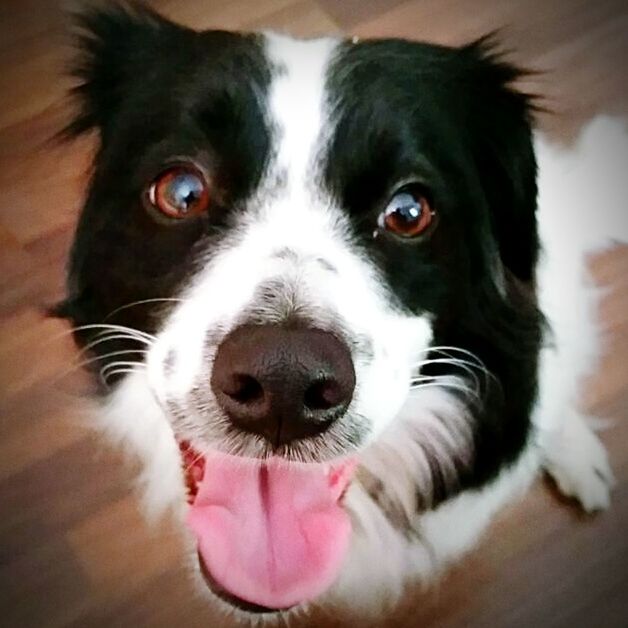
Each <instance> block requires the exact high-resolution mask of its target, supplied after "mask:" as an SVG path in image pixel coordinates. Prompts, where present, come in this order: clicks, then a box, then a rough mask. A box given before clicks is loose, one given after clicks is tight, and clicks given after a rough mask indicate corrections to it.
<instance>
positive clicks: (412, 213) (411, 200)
mask: <svg viewBox="0 0 628 628" xmlns="http://www.w3.org/2000/svg"><path fill="white" fill-rule="evenodd" d="M434 216H435V213H434V210H433V209H432V206H431V204H430V202H429V201H428V199H427V197H426V196H425V194H424V193H422V192H421V191H420V190H419V189H413V188H405V189H402V190H400V191H399V192H397V193H396V194H395V195H394V196H393V197H392V198H391V199H390V201H388V205H387V206H386V209H385V210H384V211H383V213H382V214H380V217H379V221H378V222H379V227H380V229H384V230H386V231H389V232H390V233H394V234H395V235H397V236H399V237H401V238H408V239H409V238H416V237H417V236H419V235H421V234H422V233H425V232H426V231H427V229H428V228H429V227H430V225H431V224H432V223H433V219H434Z"/></svg>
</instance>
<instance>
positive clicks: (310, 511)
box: [188, 453, 355, 609]
mask: <svg viewBox="0 0 628 628" xmlns="http://www.w3.org/2000/svg"><path fill="white" fill-rule="evenodd" d="M354 466H355V463H353V462H343V463H342V464H341V465H337V466H335V467H332V469H329V468H328V469H327V470H325V468H324V467H323V465H320V464H307V465H304V464H296V463H286V462H285V461H282V460H279V459H277V458H272V459H270V460H267V461H265V462H264V463H260V462H259V461H252V460H245V459H243V458H240V457H235V456H227V455H225V454H215V453H212V454H211V455H210V456H208V457H207V458H206V461H205V477H204V479H203V481H202V483H201V484H200V485H199V487H198V494H197V496H196V499H195V501H194V504H193V505H192V506H191V507H190V510H189V514H188V525H189V526H190V527H191V529H192V530H193V531H194V533H195V534H196V537H197V539H198V546H199V551H200V553H201V556H202V559H203V562H204V563H205V567H206V568H207V569H208V570H209V572H210V574H211V576H212V578H213V579H214V580H215V581H216V582H217V583H218V584H220V585H221V586H222V587H223V588H224V589H225V590H226V591H228V592H229V593H231V594H232V595H235V596H236V597H238V598H240V599H242V600H246V601H248V602H252V603H254V604H259V605H261V606H266V607H268V608H273V609H276V608H288V607H290V606H294V605H295V604H298V603H299V602H303V601H305V600H311V599H312V598H314V597H316V596H317V595H320V594H321V593H322V592H323V591H325V589H327V588H328V587H329V586H330V585H331V584H332V583H333V581H334V579H335V578H336V576H337V575H338V572H339V571H340V568H341V566H342V561H343V559H344V556H345V554H346V552H347V549H348V545H349V534H350V531H351V528H350V523H349V518H348V516H347V514H346V512H345V511H344V509H343V508H342V507H341V506H340V505H339V504H338V501H339V499H340V497H341V495H342V493H343V491H344V489H345V488H346V486H347V484H348V482H349V480H350V475H351V472H352V470H353V468H354Z"/></svg>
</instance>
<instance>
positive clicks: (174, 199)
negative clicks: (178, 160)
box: [149, 165, 209, 218]
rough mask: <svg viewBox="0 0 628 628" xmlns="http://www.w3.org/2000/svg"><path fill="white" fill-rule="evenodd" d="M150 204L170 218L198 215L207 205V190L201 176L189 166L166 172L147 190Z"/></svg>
mask: <svg viewBox="0 0 628 628" xmlns="http://www.w3.org/2000/svg"><path fill="white" fill-rule="evenodd" d="M149 200H150V203H151V204H152V205H153V206H154V207H156V208H157V209H158V210H159V211H160V212H161V213H163V214H165V215H166V216H168V217H170V218H186V217H187V216H190V215H193V214H200V213H202V212H204V211H205V210H206V209H207V206H208V204H209V190H208V187H207V182H206V180H205V178H204V176H203V174H202V173H201V172H200V171H198V170H197V169H196V168H194V167H192V166H191V165H190V166H179V167H174V168H171V169H170V170H166V171H165V172H163V173H162V174H161V175H159V176H158V177H157V179H156V180H155V181H154V182H153V184H152V186H151V187H150V189H149Z"/></svg>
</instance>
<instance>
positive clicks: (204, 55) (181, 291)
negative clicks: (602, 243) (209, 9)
mask: <svg viewBox="0 0 628 628" xmlns="http://www.w3.org/2000/svg"><path fill="white" fill-rule="evenodd" d="M82 27H83V52H84V57H83V59H82V65H81V67H80V68H79V74H80V75H81V78H82V79H83V83H82V84H81V86H80V87H79V88H78V91H79V93H80V95H81V97H82V107H83V109H82V113H81V114H80V116H79V117H78V118H77V120H76V121H75V122H74V124H73V125H72V127H71V129H70V131H71V132H73V133H79V132H82V131H84V130H87V129H89V128H92V127H96V128H98V130H99V133H100V140H101V147H100V151H99V153H98V155H97V158H96V163H95V170H94V175H93V181H92V184H91V188H90V192H89V196H88V199H87V202H86V205H85V209H84V212H83V215H82V217H81V221H80V224H79V227H78V230H77V235H76V241H75V245H74V249H73V254H72V260H71V275H70V284H69V286H70V295H69V298H68V300H67V302H66V303H65V304H64V305H63V307H62V311H63V312H64V314H65V315H67V316H68V317H69V318H71V319H72V321H73V323H74V324H75V325H76V326H77V332H76V335H77V339H78V340H79V343H80V344H82V345H89V347H90V350H91V351H92V352H93V353H94V355H95V357H96V358H97V364H98V367H99V368H98V369H97V370H99V371H100V374H101V377H102V380H103V381H102V383H103V384H104V394H106V395H110V396H111V398H112V399H114V400H116V399H117V401H116V403H119V402H120V399H128V398H129V396H132V395H133V394H137V395H140V396H141V393H140V392H139V388H138V387H139V386H141V385H143V386H145V387H146V388H147V389H148V390H150V394H151V399H150V400H148V399H147V400H146V404H149V403H153V404H154V403H155V401H156V406H157V407H158V408H159V412H160V416H161V420H162V422H163V424H164V425H167V426H168V430H166V431H165V432H163V431H162V433H160V434H164V433H165V434H166V438H169V439H171V441H172V443H178V444H179V446H180V448H181V451H182V454H183V455H182V459H183V460H184V466H185V468H186V471H187V477H184V475H183V474H182V473H181V471H180V469H179V467H178V466H177V469H176V470H175V471H173V470H172V469H162V470H161V472H162V473H164V475H168V474H169V476H172V475H173V474H174V477H175V482H174V483H175V485H176V487H175V489H174V490H171V491H170V492H169V495H171V496H173V499H176V498H177V497H178V499H179V500H180V501H181V502H182V503H184V502H185V501H186V481H185V480H186V479H187V490H188V491H191V493H192V496H191V497H189V501H190V502H191V506H190V512H189V513H188V523H189V525H190V527H191V528H192V530H193V532H194V534H195V536H196V540H197V544H198V550H199V554H200V564H201V566H202V571H203V573H204V574H205V577H206V579H207V580H208V582H209V583H210V585H211V586H212V588H214V589H215V590H218V591H220V592H221V596H222V597H223V599H226V600H229V601H230V602H231V603H233V604H237V605H240V606H244V607H247V608H249V609H250V610H254V607H253V606H250V604H253V605H256V606H255V608H257V609H258V610H259V608H260V607H264V608H265V609H267V608H286V607H290V606H293V605H295V604H298V603H300V602H303V601H307V600H310V599H312V598H314V597H316V596H317V595H319V594H321V593H322V592H323V591H324V590H326V588H328V587H329V586H330V585H331V584H332V583H333V582H334V580H335V578H336V577H337V575H338V572H339V571H340V570H341V569H342V565H343V561H344V560H345V554H346V551H347V547H348V546H349V544H350V525H349V520H348V518H347V517H346V512H344V510H343V504H342V499H343V496H344V494H345V493H346V491H347V490H348V487H350V486H351V484H352V482H357V481H358V479H356V478H357V477H358V476H359V474H360V472H362V473H366V474H367V475H369V476H370V477H371V476H372V475H373V472H372V469H370V470H369V469H368V468H366V467H365V466H364V465H363V468H362V471H360V468H361V464H362V460H363V456H365V457H366V456H368V452H369V451H370V448H373V447H374V446H376V445H377V443H378V442H381V441H385V440H386V438H387V437H386V435H387V434H390V433H393V432H394V431H395V429H396V428H395V426H396V424H399V422H400V421H401V419H400V417H403V416H406V417H410V420H411V422H412V421H414V422H413V423H412V428H411V429H410V431H407V432H401V438H402V439H415V440H414V441H413V442H414V444H415V445H417V447H418V449H420V451H421V455H422V456H423V457H424V462H425V463H426V464H425V467H424V469H425V473H423V474H418V472H417V477H416V478H414V480H415V481H416V486H414V485H412V486H411V487H410V489H409V490H410V491H412V490H414V491H415V493H416V494H421V493H423V494H429V495H430V498H431V500H432V502H434V501H436V500H437V499H442V498H444V497H446V496H447V494H449V493H448V491H453V490H459V489H460V488H464V487H465V486H472V485H477V484H479V483H481V482H482V481H485V480H486V479H487V478H488V477H490V476H492V475H494V473H495V472H496V471H497V470H498V469H499V467H500V466H501V465H502V464H504V463H505V462H508V460H509V459H511V458H512V457H513V456H514V455H515V453H516V452H517V451H518V450H519V449H520V448H521V447H522V446H523V442H524V440H525V436H526V433H527V410H528V405H529V399H528V397H529V395H528V396H526V394H524V393H523V392H518V391H515V393H514V396H515V397H517V395H519V396H520V399H517V403H519V405H520V406H521V408H520V410H521V412H520V414H521V417H520V418H519V424H518V427H517V429H515V430H512V431H510V432H509V433H508V434H503V433H501V432H500V437H499V438H500V439H501V440H499V442H495V443H493V445H495V447H494V450H493V451H490V452H488V451H486V446H485V444H483V443H485V442H486V434H487V431H486V430H490V429H493V427H494V423H495V420H494V416H493V414H492V412H493V413H496V412H498V411H500V410H501V409H502V405H500V404H503V395H501V394H500V391H499V390H498V389H499V388H500V387H501V386H503V384H504V378H505V379H506V380H508V377H510V376H514V375H515V374H514V373H510V369H512V370H513V371H516V374H517V375H519V376H521V377H522V379H523V378H525V377H526V376H527V372H522V371H521V369H522V368H523V367H522V366H521V364H512V365H511V364H510V363H509V362H508V360H507V359H506V358H505V357H504V356H505V355H507V354H508V355H509V351H510V349H509V347H508V342H509V338H510V336H509V334H511V332H512V330H513V329H518V328H519V327H521V328H523V326H524V324H523V323H521V325H520V316H521V312H523V311H535V310H534V307H533V305H532V306H531V305H530V302H529V299H528V292H527V290H526V288H525V286H526V285H531V283H532V279H533V274H534V264H535V259H536V248H537V243H536V234H535V221H534V206H535V194H536V189H535V165H534V157H533V153H532V148H531V143H530V131H529V126H528V115H527V102H526V99H525V98H524V97H523V96H521V95H520V94H517V93H516V92H514V91H512V90H511V89H509V88H508V86H507V84H508V83H509V82H510V81H511V80H513V79H514V78H516V72H515V70H513V69H512V68H511V67H510V66H508V65H506V64H503V63H501V62H500V61H498V60H496V59H494V58H491V57H490V55H489V54H488V53H487V52H486V50H485V48H484V47H483V44H475V45H472V46H467V47H465V48H461V49H449V48H442V47H436V46H430V45H425V44H416V43H408V42H403V41H393V40H387V41H373V42H350V41H340V42H339V41H334V40H316V41H311V42H296V41H293V40H291V39H287V38H283V37H277V36H270V35H259V36H257V35H241V34H232V33H225V32H216V31H214V32H204V33H195V32H193V31H189V30H186V29H183V28H181V27H178V26H175V25H173V24H171V23H169V22H166V21H165V20H163V19H161V18H159V17H157V16H155V15H153V14H150V13H148V12H146V13H144V12H140V13H139V14H129V13H128V12H126V11H124V10H120V9H119V8H114V9H111V10H109V12H105V13H100V12H96V13H87V14H86V15H84V16H83V19H82ZM535 320H536V319H535ZM532 336H533V337H534V338H536V336H535V335H534V334H532ZM511 353H516V351H511ZM532 353H533V351H532ZM532 362H534V360H532ZM525 367H526V368H532V367H529V365H528V363H527V362H526V363H525ZM140 381H141V382H142V384H140V383H139V382H140ZM493 381H494V382H496V385H495V386H494V385H493ZM532 386H533V385H532ZM408 408H410V411H409V410H408ZM140 409H141V408H140ZM404 409H405V410H404ZM518 409H519V408H518ZM423 415H424V416H425V421H426V425H427V426H428V427H427V429H423V430H422V423H421V420H419V419H420V417H421V416H423ZM454 415H455V416H454ZM524 415H525V416H524ZM417 417H418V418H417ZM415 419H416V420H415ZM142 420H143V419H142V416H129V417H128V421H131V422H132V421H136V422H142ZM430 422H431V423H430ZM435 425H436V426H437V428H436V429H435V428H434V426H435ZM423 427H425V425H423ZM430 429H431V430H432V431H430ZM434 429H435V431H434ZM160 437H161V436H160ZM141 438H143V439H144V440H145V441H146V442H145V443H144V444H143V445H142V447H143V453H144V455H145V457H146V456H147V455H148V456H150V453H148V454H147V453H146V452H147V451H148V452H150V450H151V443H150V439H151V438H152V437H151V434H150V433H148V434H145V435H143V436H142V437H141ZM155 438H157V436H155ZM422 439H424V440H422ZM161 446H162V445H158V444H157V443H155V448H158V447H161ZM168 447H170V445H166V448H168ZM173 447H174V445H173ZM481 447H484V450H483V453H482V455H479V453H478V452H479V448H481ZM356 469H358V471H356ZM356 473H357V475H356ZM371 479H373V478H372V477H371ZM374 479H375V485H377V486H380V485H381V484H382V482H383V481H384V480H383V479H382V478H381V477H379V478H377V477H376V478H374ZM157 484H158V481H157ZM421 484H424V485H425V486H423V487H422V486H421ZM428 486H429V488H426V487H428ZM380 489H381V486H380ZM152 490H159V489H155V488H153V489H152ZM376 493H377V491H376V492H375V493H374V494H373V495H372V496H373V498H374V499H377V495H376ZM423 505H424V506H425V505H426V504H423ZM225 513H226V514H225ZM246 603H248V604H249V606H247V604H246Z"/></svg>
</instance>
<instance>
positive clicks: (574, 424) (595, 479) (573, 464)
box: [543, 411, 615, 512]
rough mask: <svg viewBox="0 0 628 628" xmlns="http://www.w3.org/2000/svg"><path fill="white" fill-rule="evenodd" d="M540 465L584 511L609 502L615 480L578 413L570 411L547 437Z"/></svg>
mask: <svg viewBox="0 0 628 628" xmlns="http://www.w3.org/2000/svg"><path fill="white" fill-rule="evenodd" d="M543 466H544V468H545V470H546V471H547V472H548V473H549V474H550V476H551V477H552V478H553V479H554V480H555V481H556V484H557V485H558V488H559V489H560V491H561V492H562V493H563V494H565V495H567V496H568V497H574V498H575V499H577V500H578V501H579V502H580V503H581V504H582V507H583V508H584V509H585V510H586V511H587V512H593V511H596V510H603V509H605V508H608V506H609V505H610V490H611V488H612V487H613V485H614V483H615V479H614V477H613V472H612V471H611V468H610V465H609V462H608V455H607V453H606V450H605V449H604V446H603V445H602V443H601V442H600V440H599V438H598V437H597V436H596V435H595V434H594V432H593V430H592V429H591V427H590V426H589V425H588V424H587V421H586V418H585V417H584V416H583V415H582V414H580V413H579V412H577V411H571V412H570V414H569V416H566V417H564V421H563V422H562V425H561V426H560V429H559V430H558V431H556V432H555V433H554V434H552V435H551V437H550V438H548V439H547V442H546V444H545V447H544V451H543Z"/></svg>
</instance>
